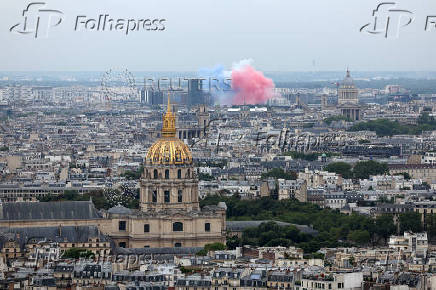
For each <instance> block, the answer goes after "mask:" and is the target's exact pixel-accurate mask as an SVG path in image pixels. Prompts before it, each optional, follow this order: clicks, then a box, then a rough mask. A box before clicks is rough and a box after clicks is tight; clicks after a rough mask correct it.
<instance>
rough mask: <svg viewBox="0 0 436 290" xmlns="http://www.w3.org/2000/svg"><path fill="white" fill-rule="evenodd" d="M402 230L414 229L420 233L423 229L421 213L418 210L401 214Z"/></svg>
mask: <svg viewBox="0 0 436 290" xmlns="http://www.w3.org/2000/svg"><path fill="white" fill-rule="evenodd" d="M399 222H400V232H401V233H403V232H405V231H412V232H414V233H418V232H420V231H422V224H421V214H420V213H418V212H406V213H402V214H400V218H399Z"/></svg>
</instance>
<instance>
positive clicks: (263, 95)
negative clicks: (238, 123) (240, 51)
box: [232, 64, 274, 105]
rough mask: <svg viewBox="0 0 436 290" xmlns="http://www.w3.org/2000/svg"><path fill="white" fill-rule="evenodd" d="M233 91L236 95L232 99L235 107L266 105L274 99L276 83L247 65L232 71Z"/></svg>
mask: <svg viewBox="0 0 436 290" xmlns="http://www.w3.org/2000/svg"><path fill="white" fill-rule="evenodd" d="M232 89H233V90H234V91H235V93H236V94H235V96H234V97H233V99H232V104H234V105H243V104H247V105H255V104H264V103H266V101H268V100H269V99H270V98H272V97H273V89H274V82H273V80H272V79H269V78H267V77H265V76H264V75H263V73H262V72H260V71H257V70H255V69H254V68H253V67H252V66H251V65H249V64H246V65H244V66H242V67H241V68H240V69H238V70H233V71H232Z"/></svg>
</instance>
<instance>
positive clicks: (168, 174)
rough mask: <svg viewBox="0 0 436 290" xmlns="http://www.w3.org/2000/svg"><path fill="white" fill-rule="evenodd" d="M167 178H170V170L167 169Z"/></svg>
mask: <svg viewBox="0 0 436 290" xmlns="http://www.w3.org/2000/svg"><path fill="white" fill-rule="evenodd" d="M165 179H170V171H169V170H168V169H165Z"/></svg>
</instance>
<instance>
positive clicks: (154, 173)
mask: <svg viewBox="0 0 436 290" xmlns="http://www.w3.org/2000/svg"><path fill="white" fill-rule="evenodd" d="M153 178H154V179H157V169H155V170H153Z"/></svg>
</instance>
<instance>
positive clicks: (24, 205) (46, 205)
mask: <svg viewBox="0 0 436 290" xmlns="http://www.w3.org/2000/svg"><path fill="white" fill-rule="evenodd" d="M98 218H101V216H100V214H99V213H98V211H97V209H96V208H95V207H94V204H93V203H92V202H91V201H62V202H60V201H55V202H6V203H3V204H0V220H72V219H76V220H85V219H98Z"/></svg>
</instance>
